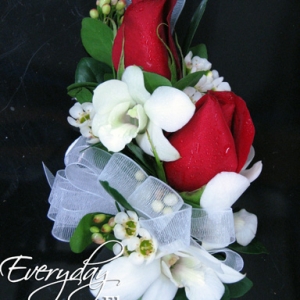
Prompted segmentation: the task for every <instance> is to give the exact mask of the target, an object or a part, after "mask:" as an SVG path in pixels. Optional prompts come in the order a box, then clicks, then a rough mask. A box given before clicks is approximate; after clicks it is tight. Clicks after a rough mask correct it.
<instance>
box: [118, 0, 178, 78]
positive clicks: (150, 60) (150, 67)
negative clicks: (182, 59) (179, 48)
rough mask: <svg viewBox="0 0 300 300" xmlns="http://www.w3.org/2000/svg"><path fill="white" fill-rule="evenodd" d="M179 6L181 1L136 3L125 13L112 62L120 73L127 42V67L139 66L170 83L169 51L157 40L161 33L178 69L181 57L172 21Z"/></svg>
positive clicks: (134, 1)
mask: <svg viewBox="0 0 300 300" xmlns="http://www.w3.org/2000/svg"><path fill="white" fill-rule="evenodd" d="M176 2H177V0H133V1H132V4H130V5H129V6H128V8H127V9H126V11H125V14H124V20H123V23H122V25H121V27H120V28H119V30H118V32H117V36H116V38H115V41H114V45H113V50H112V59H113V64H114V67H115V69H118V65H119V61H120V56H121V53H122V47H123V41H124V61H125V67H127V66H130V65H137V66H139V67H142V68H143V69H144V70H145V71H148V72H153V73H157V74H160V75H162V76H165V77H167V78H169V79H170V77H171V73H170V69H169V65H168V59H169V54H168V50H167V49H166V46H165V45H164V43H163V42H162V41H161V40H160V39H159V37H158V36H157V31H158V34H159V36H160V37H161V38H162V39H163V40H164V41H165V43H166V44H167V45H168V47H169V48H170V49H171V51H172V53H173V56H174V58H175V61H176V62H177V67H178V66H179V64H178V55H177V53H176V47H175V44H174V41H173V38H172V36H171V32H170V18H171V14H172V11H173V8H174V6H175V4H176ZM166 24H167V25H168V26H166ZM159 25H160V26H159Z"/></svg>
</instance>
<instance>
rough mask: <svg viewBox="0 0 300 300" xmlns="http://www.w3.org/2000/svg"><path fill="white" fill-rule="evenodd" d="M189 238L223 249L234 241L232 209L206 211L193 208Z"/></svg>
mask: <svg viewBox="0 0 300 300" xmlns="http://www.w3.org/2000/svg"><path fill="white" fill-rule="evenodd" d="M191 236H192V237H194V238H196V239H197V240H199V241H201V242H203V243H207V244H211V245H218V248H221V247H222V248H223V247H226V246H228V245H229V244H231V243H233V242H234V241H235V231H234V220H233V213H232V209H231V208H230V209H226V210H217V211H216V210H207V209H197V208H193V212H192V228H191Z"/></svg>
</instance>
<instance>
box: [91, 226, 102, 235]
mask: <svg viewBox="0 0 300 300" xmlns="http://www.w3.org/2000/svg"><path fill="white" fill-rule="evenodd" d="M90 232H92V233H97V232H100V229H99V228H98V227H97V226H92V227H90Z"/></svg>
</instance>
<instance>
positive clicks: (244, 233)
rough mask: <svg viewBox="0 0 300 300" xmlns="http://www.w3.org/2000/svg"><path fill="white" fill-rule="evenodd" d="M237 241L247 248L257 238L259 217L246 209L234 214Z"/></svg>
mask: <svg viewBox="0 0 300 300" xmlns="http://www.w3.org/2000/svg"><path fill="white" fill-rule="evenodd" d="M233 218H234V229H235V236H236V241H237V242H238V243H239V244H240V245H242V246H247V245H248V244H249V243H250V242H251V241H252V240H253V238H254V237H255V235H256V231H257V216H256V215H255V214H251V213H249V212H247V211H246V210H245V209H244V208H243V209H241V210H240V211H239V212H236V213H234V214H233Z"/></svg>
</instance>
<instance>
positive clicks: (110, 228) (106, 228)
mask: <svg viewBox="0 0 300 300" xmlns="http://www.w3.org/2000/svg"><path fill="white" fill-rule="evenodd" d="M101 231H102V232H104V233H110V232H111V231H112V227H110V226H109V225H108V224H104V225H103V226H102V228H101Z"/></svg>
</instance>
